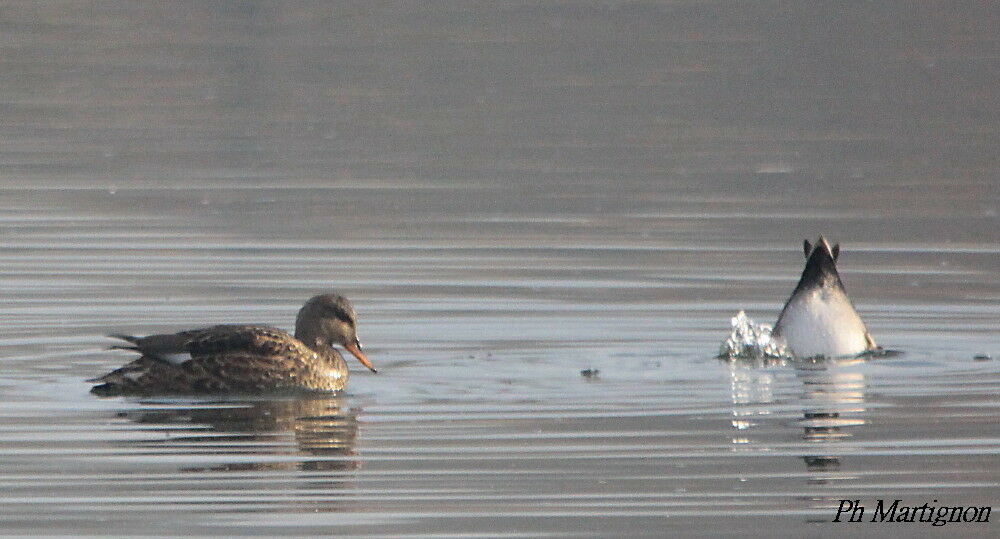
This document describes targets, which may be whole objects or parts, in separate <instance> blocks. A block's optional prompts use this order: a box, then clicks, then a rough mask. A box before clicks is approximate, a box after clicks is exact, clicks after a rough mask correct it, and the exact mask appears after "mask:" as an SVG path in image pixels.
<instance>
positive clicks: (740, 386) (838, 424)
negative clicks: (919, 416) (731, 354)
mask: <svg viewBox="0 0 1000 539" xmlns="http://www.w3.org/2000/svg"><path fill="white" fill-rule="evenodd" d="M863 363H864V362H863V360H861V359H857V358H851V359H816V360H805V361H794V360H784V359H775V358H771V359H764V360H760V359H758V360H736V361H731V362H730V376H731V380H732V400H733V405H734V407H733V422H732V425H733V427H734V428H735V429H737V430H739V431H741V432H740V434H739V436H737V437H734V438H733V443H734V444H737V445H739V446H743V447H750V448H754V449H758V450H766V451H769V450H772V449H773V446H772V445H771V443H768V442H766V441H761V440H760V439H755V437H754V436H752V435H751V433H753V432H755V431H756V432H758V436H759V435H760V434H763V433H764V432H767V428H766V427H765V428H761V427H762V425H761V423H768V424H770V425H769V426H771V427H772V428H773V426H774V425H775V424H776V423H775V420H776V419H779V418H780V423H781V430H784V426H785V425H787V424H788V423H785V422H784V420H783V412H782V406H783V405H784V402H783V401H784V399H783V398H781V397H776V396H775V392H776V391H778V392H780V390H781V384H780V383H779V381H780V380H781V379H782V378H783V375H782V374H781V371H782V370H783V369H782V368H783V367H792V368H793V369H794V371H795V376H796V377H797V378H798V379H799V381H800V382H801V383H802V392H801V395H800V397H799V402H800V403H801V404H802V406H803V409H802V416H801V417H800V418H799V420H798V421H796V423H797V425H798V426H799V427H801V428H802V433H801V439H802V441H803V442H805V445H803V446H802V447H801V449H802V452H803V454H802V455H801V458H802V460H803V461H804V462H805V464H806V468H807V470H808V471H809V472H811V473H812V474H813V475H811V476H810V477H809V479H808V481H809V483H811V484H823V483H826V482H827V481H829V480H831V479H835V478H838V477H839V478H842V477H844V476H843V475H830V472H837V471H839V470H840V466H841V461H840V456H839V455H836V454H830V452H832V451H831V449H832V448H833V447H837V448H838V449H839V450H843V449H844V445H843V443H844V442H846V441H847V440H849V439H850V438H851V437H852V436H853V433H852V430H854V429H855V428H859V427H862V426H864V425H865V424H866V423H867V419H866V418H865V415H866V408H865V388H866V385H865V377H864V374H863V373H862V372H859V371H857V370H854V369H853V368H852V367H854V366H858V365H863ZM772 435H775V434H774V433H773V432H772ZM835 442H840V444H839V445H837V446H834V445H832V444H833V443H835Z"/></svg>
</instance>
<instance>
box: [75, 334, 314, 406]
mask: <svg viewBox="0 0 1000 539" xmlns="http://www.w3.org/2000/svg"><path fill="white" fill-rule="evenodd" d="M114 337H116V338H120V339H122V340H124V341H127V342H128V343H130V345H122V346H117V347H116V348H120V349H126V350H133V351H136V352H139V353H141V354H142V357H140V358H139V359H136V360H135V361H132V362H131V363H128V364H127V365H125V366H123V367H121V368H119V369H116V370H114V371H111V372H110V373H108V374H106V375H104V376H101V377H98V378H94V379H92V380H88V381H90V382H96V383H102V384H103V386H98V387H95V388H94V390H95V392H98V393H99V394H100V393H106V394H120V393H150V392H152V391H154V390H155V391H161V390H165V391H167V392H206V391H209V392H211V391H240V390H254V389H257V388H263V387H269V386H273V385H276V384H282V383H284V382H286V381H288V380H289V378H290V376H291V377H294V376H295V373H297V371H298V370H299V369H300V366H301V362H302V360H303V358H311V357H315V356H316V353H315V352H314V351H313V350H311V349H309V348H308V347H307V346H305V345H304V344H303V343H302V342H301V341H299V340H298V339H296V338H294V337H292V336H291V335H289V334H288V333H287V332H285V331H282V330H280V329H277V328H272V327H268V326H244V325H219V326H212V327H208V328H202V329H194V330H189V331H182V332H180V333H173V334H164V335H149V336H147V337H133V336H129V335H114ZM99 388H101V389H99Z"/></svg>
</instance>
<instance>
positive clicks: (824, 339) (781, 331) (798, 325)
mask: <svg viewBox="0 0 1000 539" xmlns="http://www.w3.org/2000/svg"><path fill="white" fill-rule="evenodd" d="M803 249H804V251H805V255H806V267H805V269H804V270H802V278H801V279H799V284H798V286H796V287H795V291H793V292H792V295H791V297H790V298H788V302H787V303H785V307H784V309H782V310H781V314H780V315H779V316H778V321H777V322H776V323H775V324H774V332H773V333H772V337H773V338H775V339H776V340H777V342H779V343H783V344H784V345H785V349H786V351H787V352H788V353H790V354H791V355H793V356H795V357H798V358H814V357H828V358H831V357H846V356H858V355H860V354H863V353H865V352H870V351H874V350H877V349H878V346H877V345H876V344H875V340H874V339H872V336H871V334H870V333H868V328H866V327H865V323H864V322H862V321H861V317H860V316H858V313H857V311H855V310H854V305H852V304H851V300H850V298H848V297H847V291H846V290H844V283H842V282H841V281H840V275H839V274H838V273H837V257H838V256H839V255H840V244H836V245H834V246H833V247H830V244H829V243H828V242H827V241H826V239H825V238H823V236H820V237H819V239H818V240H816V243H815V244H810V243H809V240H805V242H804V243H803Z"/></svg>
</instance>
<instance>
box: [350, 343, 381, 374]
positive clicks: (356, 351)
mask: <svg viewBox="0 0 1000 539" xmlns="http://www.w3.org/2000/svg"><path fill="white" fill-rule="evenodd" d="M344 348H346V349H347V351H348V352H350V353H351V354H353V355H354V357H356V358H358V361H360V362H361V364H362V365H364V366H365V367H368V370H370V371H372V372H378V370H377V369H376V368H375V365H372V362H371V361H368V358H367V357H365V354H364V352H362V351H361V347H360V346H358V345H357V344H355V343H351V344H347V345H345V346H344Z"/></svg>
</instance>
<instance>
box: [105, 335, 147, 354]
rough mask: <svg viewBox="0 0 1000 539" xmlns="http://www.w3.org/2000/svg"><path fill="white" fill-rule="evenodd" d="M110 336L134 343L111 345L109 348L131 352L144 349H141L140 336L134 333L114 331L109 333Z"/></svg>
mask: <svg viewBox="0 0 1000 539" xmlns="http://www.w3.org/2000/svg"><path fill="white" fill-rule="evenodd" d="M108 337H111V338H112V339H121V340H123V341H127V342H130V343H132V346H128V345H125V344H115V345H111V346H109V347H108V350H128V351H129V352H141V351H142V350H139V337H136V336H134V335H125V334H124V333H112V334H110V335H108Z"/></svg>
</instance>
